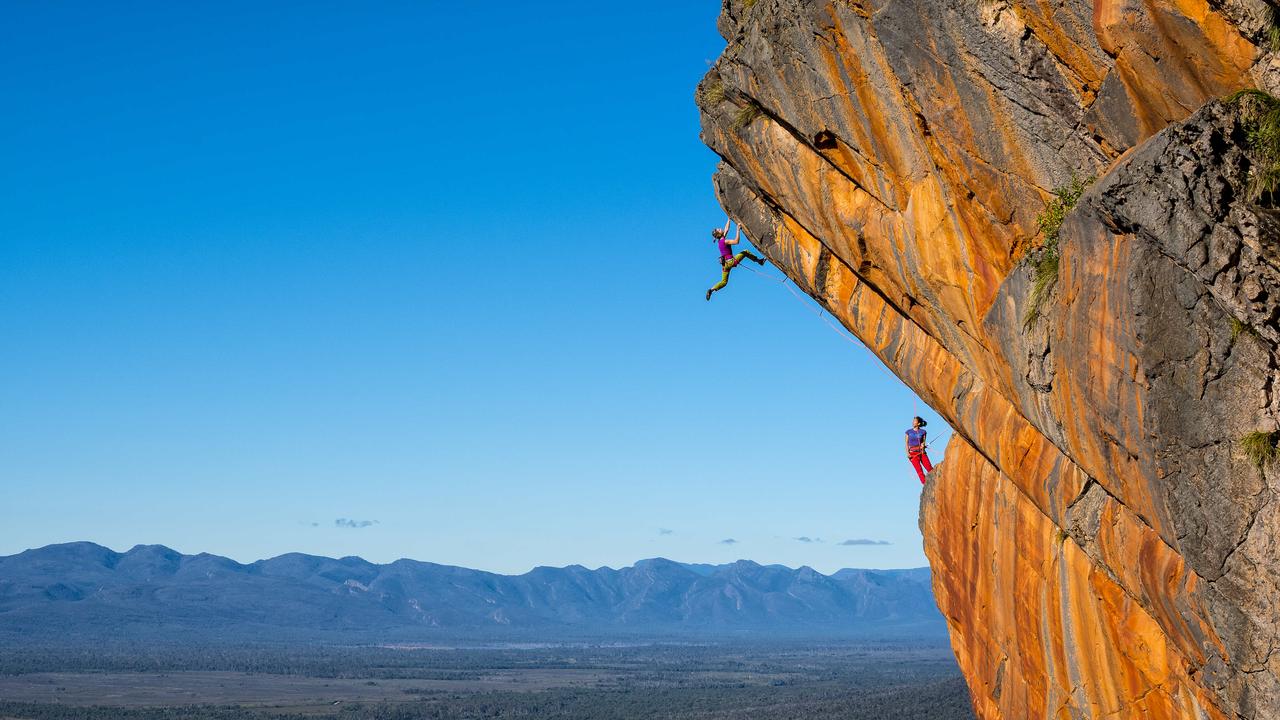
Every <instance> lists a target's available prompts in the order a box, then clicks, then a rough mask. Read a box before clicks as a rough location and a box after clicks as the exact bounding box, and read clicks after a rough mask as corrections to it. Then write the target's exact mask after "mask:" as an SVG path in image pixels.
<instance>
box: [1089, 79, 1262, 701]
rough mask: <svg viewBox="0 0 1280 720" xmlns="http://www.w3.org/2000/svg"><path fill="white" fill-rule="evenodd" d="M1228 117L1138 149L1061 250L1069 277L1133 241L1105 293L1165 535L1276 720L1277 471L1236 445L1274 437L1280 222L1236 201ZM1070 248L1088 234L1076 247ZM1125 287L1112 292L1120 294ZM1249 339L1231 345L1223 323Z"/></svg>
mask: <svg viewBox="0 0 1280 720" xmlns="http://www.w3.org/2000/svg"><path fill="white" fill-rule="evenodd" d="M1244 138H1245V130H1244V128H1243V127H1242V126H1241V123H1240V120H1239V118H1238V115H1237V113H1236V112H1235V111H1234V109H1233V108H1231V107H1229V106H1226V105H1224V104H1222V103H1211V104H1210V105H1208V106H1206V107H1205V108H1203V109H1202V110H1200V111H1199V112H1197V113H1196V114H1195V115H1193V116H1192V117H1190V118H1188V119H1187V120H1186V121H1185V122H1183V123H1180V124H1178V125H1175V126H1172V127H1170V128H1168V129H1167V130H1165V131H1163V132H1161V133H1160V134H1159V135H1157V136H1156V137H1154V138H1152V139H1151V140H1150V141H1149V142H1147V143H1146V144H1144V145H1143V146H1142V147H1141V148H1139V149H1138V150H1137V151H1136V152H1135V153H1134V154H1133V155H1131V156H1130V157H1128V158H1127V159H1126V160H1124V161H1123V162H1122V163H1121V164H1120V165H1119V166H1117V167H1116V168H1115V169H1114V170H1113V171H1112V172H1111V173H1110V174H1109V175H1108V176H1107V177H1105V178H1104V179H1102V180H1101V181H1100V182H1099V183H1098V184H1097V186H1096V187H1095V188H1093V189H1092V190H1091V191H1090V192H1089V193H1088V194H1087V195H1086V196H1085V197H1084V198H1083V199H1082V203H1081V205H1080V207H1079V208H1078V210H1077V212H1076V213H1075V214H1076V217H1075V218H1073V223H1075V224H1074V225H1073V226H1072V228H1069V229H1078V230H1079V231H1080V232H1078V233H1069V234H1068V239H1067V241H1066V244H1065V245H1064V259H1067V260H1071V259H1072V258H1075V260H1074V262H1075V263H1076V265H1077V266H1083V265H1085V264H1086V263H1087V262H1088V259H1087V258H1088V257H1090V256H1094V257H1096V256H1097V254H1099V253H1106V252H1108V251H1109V249H1110V248H1109V247H1108V245H1109V243H1096V242H1090V241H1091V240H1096V239H1097V238H1100V237H1104V236H1103V235H1100V234H1098V233H1092V232H1090V228H1089V225H1091V224H1092V223H1100V224H1101V225H1102V226H1103V227H1105V228H1106V230H1107V231H1109V233H1111V234H1112V235H1113V237H1114V240H1112V241H1110V242H1117V243H1128V244H1129V245H1130V247H1129V248H1128V253H1129V258H1130V260H1129V263H1128V269H1129V271H1130V273H1129V275H1128V276H1127V277H1125V278H1117V279H1116V280H1115V281H1114V282H1113V287H1115V289H1116V291H1118V292H1127V293H1128V297H1129V306H1130V309H1131V311H1132V313H1133V318H1132V319H1133V323H1134V326H1133V329H1134V336H1133V340H1134V342H1133V346H1132V350H1133V352H1134V353H1135V354H1136V356H1137V358H1138V359H1139V363H1140V366H1141V367H1142V368H1143V370H1144V376H1143V377H1142V378H1141V379H1140V383H1141V385H1142V387H1143V389H1144V392H1143V395H1142V406H1141V407H1140V408H1134V409H1133V410H1134V411H1135V412H1140V413H1141V416H1142V419H1143V430H1144V432H1145V436H1146V438H1147V440H1148V443H1149V447H1148V448H1147V451H1148V452H1150V453H1151V455H1152V457H1151V460H1152V461H1153V462H1152V467H1153V469H1154V477H1153V479H1152V482H1153V486H1154V489H1155V491H1156V492H1158V493H1159V494H1160V495H1161V496H1162V499H1163V501H1164V504H1165V506H1166V508H1167V513H1168V519H1169V523H1170V527H1173V528H1175V529H1176V537H1175V538H1168V540H1169V541H1170V543H1171V544H1172V545H1173V546H1174V547H1175V548H1176V549H1177V550H1178V551H1179V552H1180V553H1181V554H1182V556H1183V557H1184V559H1185V560H1186V562H1187V564H1188V565H1189V566H1190V567H1191V568H1192V569H1193V570H1194V571H1195V572H1196V574H1197V575H1198V576H1199V577H1200V578H1202V579H1204V580H1205V581H1207V584H1208V590H1207V591H1206V592H1205V599H1206V602H1207V605H1208V610H1209V614H1210V617H1211V619H1212V621H1213V624H1214V626H1215V628H1216V629H1217V630H1218V633H1219V636H1220V638H1221V639H1222V640H1223V642H1224V643H1225V644H1226V656H1227V657H1226V661H1227V662H1228V663H1229V667H1230V670H1229V672H1225V673H1224V674H1223V676H1222V677H1221V678H1220V679H1219V684H1220V688H1221V690H1222V691H1223V692H1224V693H1225V694H1226V695H1227V696H1228V697H1232V698H1234V699H1238V700H1239V705H1238V706H1237V707H1238V708H1239V711H1240V712H1241V715H1242V717H1256V718H1269V717H1280V654H1278V653H1277V649H1280V504H1278V499H1280V468H1277V467H1276V466H1274V465H1272V466H1268V467H1266V468H1264V469H1262V470H1259V469H1258V468H1255V467H1254V466H1253V465H1252V464H1251V463H1250V462H1249V460H1248V459H1246V458H1245V457H1244V455H1243V453H1242V452H1241V450H1240V448H1239V441H1240V438H1241V437H1242V436H1243V435H1244V434H1245V433H1247V432H1250V431H1254V430H1264V431H1272V430H1275V429H1276V418H1277V417H1280V398H1277V397H1276V394H1275V387H1276V382H1277V380H1278V379H1280V358H1278V356H1277V351H1276V343H1277V341H1280V327H1278V326H1277V320H1278V319H1280V233H1278V232H1277V230H1278V229H1280V224H1277V222H1276V219H1275V211H1273V210H1267V209H1262V208H1259V207H1258V206H1256V205H1255V204H1254V203H1252V202H1251V201H1250V200H1249V198H1248V196H1247V180H1248V175H1249V172H1250V169H1251V167H1252V162H1251V159H1250V153H1249V152H1248V151H1247V150H1246V149H1245V148H1246V147H1247V142H1245V139H1244ZM1075 238H1083V239H1084V240H1085V242H1083V243H1081V244H1080V246H1078V247H1076V246H1073V245H1072V243H1073V242H1074V239H1075ZM1121 283H1123V285H1121ZM1232 318H1234V319H1236V320H1237V321H1240V322H1243V323H1245V324H1246V325H1247V326H1248V327H1250V328H1252V329H1253V332H1254V333H1256V335H1255V334H1250V333H1245V334H1240V335H1238V336H1237V337H1235V338H1234V339H1233V338H1232V337H1231V334H1232V333H1231V329H1230V326H1231V323H1230V320H1231V319H1232Z"/></svg>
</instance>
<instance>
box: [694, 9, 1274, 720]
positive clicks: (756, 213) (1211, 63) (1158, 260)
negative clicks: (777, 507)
mask: <svg viewBox="0 0 1280 720" xmlns="http://www.w3.org/2000/svg"><path fill="white" fill-rule="evenodd" d="M1273 17H1274V16H1273V14H1272V10H1271V8H1270V6H1268V5H1266V4H1265V3H1262V2H1252V3H1251V2H1244V1H1240V2H1237V1H1235V0H1231V1H1230V2H1215V3H1206V2H1193V1H1191V0H1179V1H1178V2H1168V3H1135V2H1107V1H1105V0H1099V2H1096V3H1092V4H1090V3H1083V2H1072V1H1071V0H1067V2H1064V3H1062V4H1058V5H1053V6H1046V5H1042V4H1038V3H1030V2H1016V1H1012V0H995V1H992V0H981V1H980V2H976V3H974V2H941V3H938V2H924V1H923V0H889V1H888V2H879V3H877V2H857V1H852V2H851V1H848V0H826V1H822V0H813V1H805V0H755V1H754V2H746V1H744V0H728V1H727V2H725V4H724V7H723V11H722V14H721V17H720V21H719V28H720V31H721V34H722V35H724V37H725V39H726V40H727V42H728V47H727V49H726V51H725V53H724V54H723V55H722V56H721V57H720V59H719V60H718V61H717V62H716V64H715V66H714V67H713V68H712V69H711V71H710V72H709V73H708V74H707V76H706V78H704V80H703V81H702V83H701V84H700V86H699V88H698V102H699V105H700V107H701V110H702V120H703V138H704V140H705V141H706V143H707V144H708V146H709V147H711V148H712V149H713V150H714V151H715V152H716V153H717V154H718V155H719V156H720V157H721V158H722V163H721V165H720V168H719V170H718V171H717V173H716V176H715V188H716V192H717V195H718V196H719V199H720V201H721V203H722V205H723V206H724V207H725V209H726V210H727V211H728V212H729V213H730V214H731V215H732V216H734V217H735V218H737V219H739V220H740V222H741V223H742V224H743V226H744V228H746V231H747V234H748V235H749V237H750V238H751V239H752V240H753V242H755V243H756V244H757V246H758V247H759V248H760V249H761V250H762V251H763V252H764V253H765V254H766V255H767V256H768V257H769V259H770V260H771V261H773V262H774V263H775V264H776V265H777V266H778V267H779V268H780V269H781V270H782V271H783V272H785V273H786V274H787V275H788V276H789V277H790V278H791V279H792V280H793V281H794V282H795V283H796V284H797V286H799V287H801V288H803V289H804V290H805V291H806V292H808V293H809V294H810V295H812V296H813V297H814V298H815V299H816V300H817V301H818V302H819V303H821V304H822V305H823V306H824V307H825V308H826V309H827V310H828V311H829V312H830V313H831V314H832V316H833V317H835V318H837V319H839V320H840V321H841V322H842V323H843V324H844V325H845V326H846V327H847V328H848V329H849V330H850V331H851V332H852V333H853V334H854V335H855V336H856V337H858V339H859V340H861V341H862V342H863V343H865V344H866V345H867V346H868V347H869V348H870V349H871V350H872V352H874V353H875V354H876V355H877V356H878V357H879V358H880V359H881V360H882V361H883V362H884V363H885V365H886V366H887V367H889V368H890V370H892V371H893V372H894V373H895V374H896V375H897V376H898V377H900V378H901V379H902V380H903V381H904V382H905V383H907V384H908V385H909V386H910V387H912V388H913V389H914V390H915V391H916V392H917V394H918V395H919V396H920V397H921V398H922V399H923V400H925V401H926V402H927V403H928V404H929V405H930V406H931V407H932V408H933V409H934V410H935V411H937V412H938V413H939V414H940V415H942V416H943V417H944V418H946V419H947V421H948V422H949V423H950V424H951V425H952V427H953V428H954V429H955V435H954V437H953V439H952V441H951V443H950V444H949V445H948V447H947V450H946V461H945V462H944V463H943V464H942V466H941V467H940V468H939V469H938V471H937V472H936V473H935V477H934V479H933V480H932V481H931V482H930V484H929V486H928V487H927V488H926V491H925V493H924V495H923V496H922V501H921V514H920V523H921V529H922V532H923V534H924V537H925V549H926V552H927V553H928V555H929V557H930V561H931V564H932V565H933V568H934V591H935V596H936V598H937V600H938V603H939V606H940V608H941V609H942V611H943V613H944V614H945V615H946V617H947V619H948V623H949V626H950V630H951V635H952V644H953V647H954V649H955V652H956V655H957V658H958V660H959V662H960V665H961V668H962V669H963V671H964V672H965V675H966V677H967V679H968V682H969V686H970V689H971V694H972V696H973V701H974V707H975V709H976V711H977V712H978V714H979V716H980V717H983V718H1008V719H1010V720H1012V719H1013V718H1036V717H1072V718H1082V717H1087V718H1101V717H1132V718H1166V717H1167V718H1181V717H1196V718H1200V717H1209V718H1219V717H1221V718H1232V717H1239V718H1271V717H1280V653H1278V652H1276V650H1277V648H1280V540H1278V539H1277V538H1280V512H1278V510H1280V506H1278V504H1277V503H1278V500H1280V470H1277V469H1276V468H1275V467H1274V466H1271V465H1267V464H1265V463H1264V464H1263V465H1262V466H1261V467H1260V466H1259V465H1258V464H1257V463H1255V462H1254V460H1253V459H1251V458H1250V457H1249V456H1248V455H1247V454H1246V453H1245V452H1244V451H1243V450H1242V449H1241V447H1240V442H1239V441H1240V439H1241V438H1242V437H1244V436H1246V435H1248V434H1249V433H1251V432H1272V431H1274V430H1276V428H1277V418H1280V398H1278V397H1277V393H1276V392H1275V391H1274V388H1275V385H1276V379H1277V376H1278V375H1280V371H1278V368H1280V362H1278V358H1277V343H1278V342H1280V330H1278V321H1280V232H1278V231H1277V228H1278V227H1280V223H1278V222H1277V217H1278V216H1277V214H1276V213H1275V211H1274V210H1272V209H1270V208H1269V207H1267V206H1266V204H1265V203H1259V202H1258V201H1257V198H1256V194H1255V192H1254V191H1253V189H1252V178H1253V177H1255V176H1256V174H1257V172H1258V170H1259V157H1258V153H1257V152H1256V148H1255V147H1252V146H1251V143H1252V140H1251V138H1252V137H1253V133H1251V129H1252V128H1251V126H1250V124H1249V119H1248V118H1246V117H1242V114H1241V112H1240V109H1239V107H1238V106H1237V105H1236V104H1233V103H1229V102H1224V101H1223V100H1222V98H1224V97H1226V96H1228V95H1229V94H1230V93H1232V92H1233V91H1236V90H1238V89H1241V88H1244V87H1251V86H1260V87H1263V88H1272V89H1274V86H1276V85H1277V81H1276V76H1277V71H1276V66H1277V61H1276V59H1275V57H1274V53H1273V52H1272V51H1271V47H1270V39H1269V38H1270V37H1271V36H1272V34H1273V33H1272V32H1271V28H1272V27H1273V26H1274V20H1273ZM1086 177H1096V178H1097V179H1096V180H1095V181H1094V182H1093V183H1092V184H1091V185H1090V186H1089V188H1088V189H1087V190H1086V191H1085V192H1084V194H1083V195H1082V196H1081V197H1080V199H1079V201H1078V203H1076V205H1075V207H1074V209H1072V210H1071V211H1070V212H1069V213H1068V214H1067V215H1066V217H1065V219H1064V221H1063V223H1062V226H1061V230H1060V232H1059V238H1060V239H1059V241H1058V244H1057V248H1056V251H1055V254H1054V260H1055V262H1056V264H1057V268H1056V272H1054V274H1053V277H1054V282H1053V283H1052V284H1051V285H1050V286H1049V287H1048V289H1047V295H1046V297H1047V299H1046V300H1045V302H1044V305H1043V307H1042V308H1040V311H1039V313H1038V319H1036V320H1035V321H1034V322H1030V323H1028V322H1025V320H1026V318H1027V317H1028V303H1029V302H1030V298H1031V296H1032V289H1033V288H1032V285H1033V282H1034V266H1035V265H1036V264H1037V260H1038V259H1042V258H1043V255H1044V253H1045V250H1043V249H1039V248H1038V247H1037V246H1038V244H1039V243H1040V242H1041V240H1040V238H1039V237H1038V232H1037V215H1038V214H1040V213H1041V212H1042V210H1043V208H1044V207H1045V205H1046V203H1047V202H1048V201H1049V200H1050V199H1051V198H1052V196H1053V191H1054V189H1055V188H1058V187H1061V186H1063V185H1066V184H1068V183H1070V182H1071V181H1072V179H1073V178H1075V179H1081V178H1086ZM1033 315H1034V314H1033Z"/></svg>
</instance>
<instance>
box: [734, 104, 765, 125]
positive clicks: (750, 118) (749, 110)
mask: <svg viewBox="0 0 1280 720" xmlns="http://www.w3.org/2000/svg"><path fill="white" fill-rule="evenodd" d="M763 114H764V110H763V109H762V108H761V107H760V103H758V102H756V101H755V100H748V101H747V104H746V105H743V106H742V107H740V108H738V114H737V115H735V116H734V118H733V126H734V127H736V128H744V127H747V126H748V125H750V124H751V123H753V122H755V121H756V118H758V117H760V116H761V115H763Z"/></svg>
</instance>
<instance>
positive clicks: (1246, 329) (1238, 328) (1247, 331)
mask: <svg viewBox="0 0 1280 720" xmlns="http://www.w3.org/2000/svg"><path fill="white" fill-rule="evenodd" d="M1230 322H1231V342H1235V341H1236V340H1237V339H1238V338H1239V337H1240V336H1241V335H1248V336H1249V337H1258V331H1257V330H1254V329H1253V326H1252V325H1250V324H1249V323H1246V322H1244V321H1243V320H1241V319H1239V318H1234V317H1233V318H1231V320H1230Z"/></svg>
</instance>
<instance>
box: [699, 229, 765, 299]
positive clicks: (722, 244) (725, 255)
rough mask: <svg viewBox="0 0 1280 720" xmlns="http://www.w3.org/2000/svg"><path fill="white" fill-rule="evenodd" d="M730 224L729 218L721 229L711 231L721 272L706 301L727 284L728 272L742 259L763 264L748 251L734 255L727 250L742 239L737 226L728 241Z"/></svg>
mask: <svg viewBox="0 0 1280 720" xmlns="http://www.w3.org/2000/svg"><path fill="white" fill-rule="evenodd" d="M732 223H733V218H729V219H727V220H725V221H724V227H723V228H715V229H714V230H712V231H711V237H713V238H715V241H716V245H717V246H718V247H719V248H720V267H721V268H722V270H721V273H720V282H718V283H716V284H715V286H714V287H712V288H711V289H710V290H708V291H707V299H708V300H710V299H711V293H713V292H715V291H717V290H720V289H721V288H723V287H724V286H725V285H728V284H729V271H730V270H732V269H734V268H735V267H737V266H738V263H740V262H742V259H743V258H747V259H748V260H754V261H756V262H757V263H759V264H761V265H763V264H764V258H761V257H757V256H756V255H754V254H752V253H751V252H750V251H747V250H743V251H742V252H740V253H738V254H737V255H734V254H733V251H732V250H730V249H729V246H730V245H737V244H738V240H739V238H741V237H742V226H741V225H739V226H738V231H737V232H736V233H734V234H733V239H732V240H730V239H729V225H731V224H732Z"/></svg>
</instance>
